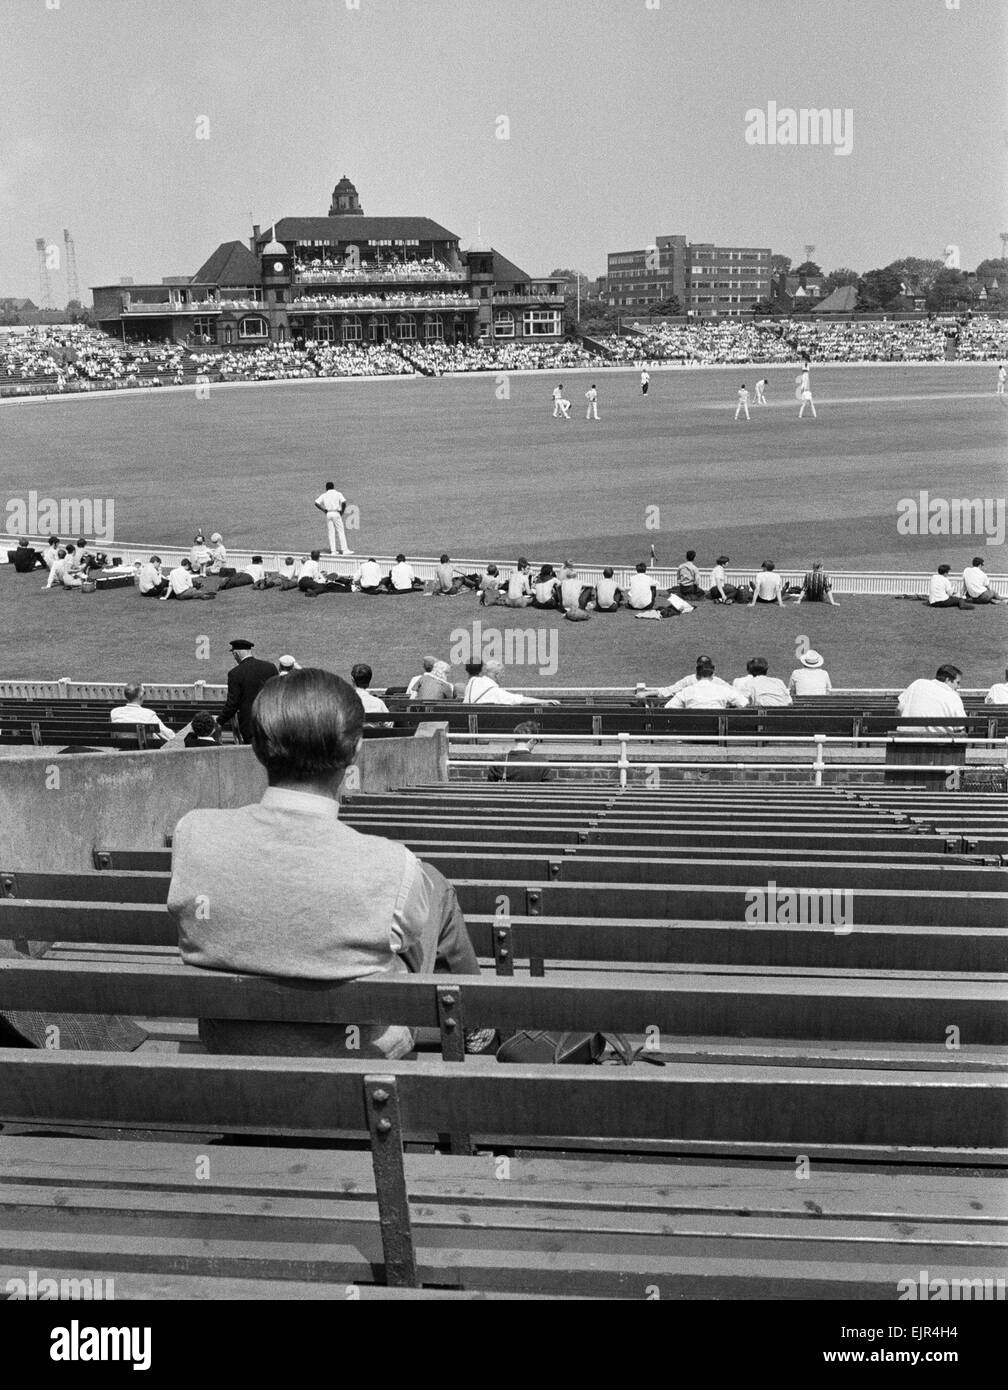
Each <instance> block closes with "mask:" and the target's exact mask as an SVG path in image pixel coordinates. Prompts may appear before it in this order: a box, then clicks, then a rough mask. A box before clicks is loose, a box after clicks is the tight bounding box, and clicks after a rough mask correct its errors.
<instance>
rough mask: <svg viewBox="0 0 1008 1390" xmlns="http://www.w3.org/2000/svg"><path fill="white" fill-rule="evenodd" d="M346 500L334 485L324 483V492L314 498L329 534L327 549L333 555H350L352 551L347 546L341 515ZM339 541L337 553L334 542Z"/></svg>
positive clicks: (344, 509)
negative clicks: (323, 516)
mask: <svg viewBox="0 0 1008 1390" xmlns="http://www.w3.org/2000/svg"><path fill="white" fill-rule="evenodd" d="M346 504H347V501H346V498H345V497H344V496H343V494H342V492H340V491H339V490H338V488H337V487H336V484H335V483H326V485H325V492H320V493H319V495H318V497H316V498H315V506H316V507H317V508H318V509H319V511H320V512H322V513H323V514H324V515H325V519H326V528H327V530H328V532H329V549H330V551H331V553H332V554H333V555H336V554H340V555H352V554H353V551H352V550H351V549H350V548H349V547H348V546H347V538H346V530H345V528H344V526H343V513H344V512H345V511H346ZM337 540H338V541H339V551H337V549H336V542H337Z"/></svg>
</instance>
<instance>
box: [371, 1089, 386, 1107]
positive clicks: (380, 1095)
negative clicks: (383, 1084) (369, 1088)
mask: <svg viewBox="0 0 1008 1390" xmlns="http://www.w3.org/2000/svg"><path fill="white" fill-rule="evenodd" d="M388 1095H389V1093H388V1091H373V1092H372V1094H371V1099H372V1100H373V1101H374V1103H375V1105H384V1104H385V1102H386V1101H387V1100H388Z"/></svg>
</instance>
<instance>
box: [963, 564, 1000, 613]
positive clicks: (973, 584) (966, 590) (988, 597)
mask: <svg viewBox="0 0 1008 1390" xmlns="http://www.w3.org/2000/svg"><path fill="white" fill-rule="evenodd" d="M963 596H964V597H965V598H968V599H969V600H970V602H971V603H1000V602H1001V600H1000V598H998V596H997V594H996V593H995V592H994V590H993V589H992V588H991V583H990V580H989V579H988V578H987V574H986V572H985V570H984V557H983V556H982V555H974V556H973V562H972V564H969V565H967V566H966V568H965V569H964V570H963Z"/></svg>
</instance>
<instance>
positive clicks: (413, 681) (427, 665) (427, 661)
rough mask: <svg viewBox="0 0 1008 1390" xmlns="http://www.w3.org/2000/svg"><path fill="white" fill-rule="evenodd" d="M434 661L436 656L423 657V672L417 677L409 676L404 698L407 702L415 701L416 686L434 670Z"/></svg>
mask: <svg viewBox="0 0 1008 1390" xmlns="http://www.w3.org/2000/svg"><path fill="white" fill-rule="evenodd" d="M435 661H437V657H436V656H425V657H424V659H423V670H422V671H421V672H420V674H419V675H418V676H411V677H410V679H409V683H408V684H407V686H406V698H407V700H415V699H416V689H417V686H418V685H419V684H420V682H421V681H422V680H423V678H424V676H426V675H429V674H430V672H431V671H433V670H434V663H435Z"/></svg>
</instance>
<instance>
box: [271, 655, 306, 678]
mask: <svg viewBox="0 0 1008 1390" xmlns="http://www.w3.org/2000/svg"><path fill="white" fill-rule="evenodd" d="M303 669H304V668H303V667H302V666H301V664H300V662H298V661H295V660H294V658H293V657H292V656H282V657H281V658H280V660H279V661H278V662H277V675H278V676H289V675H290V673H291V672H292V671H301V670H303Z"/></svg>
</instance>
